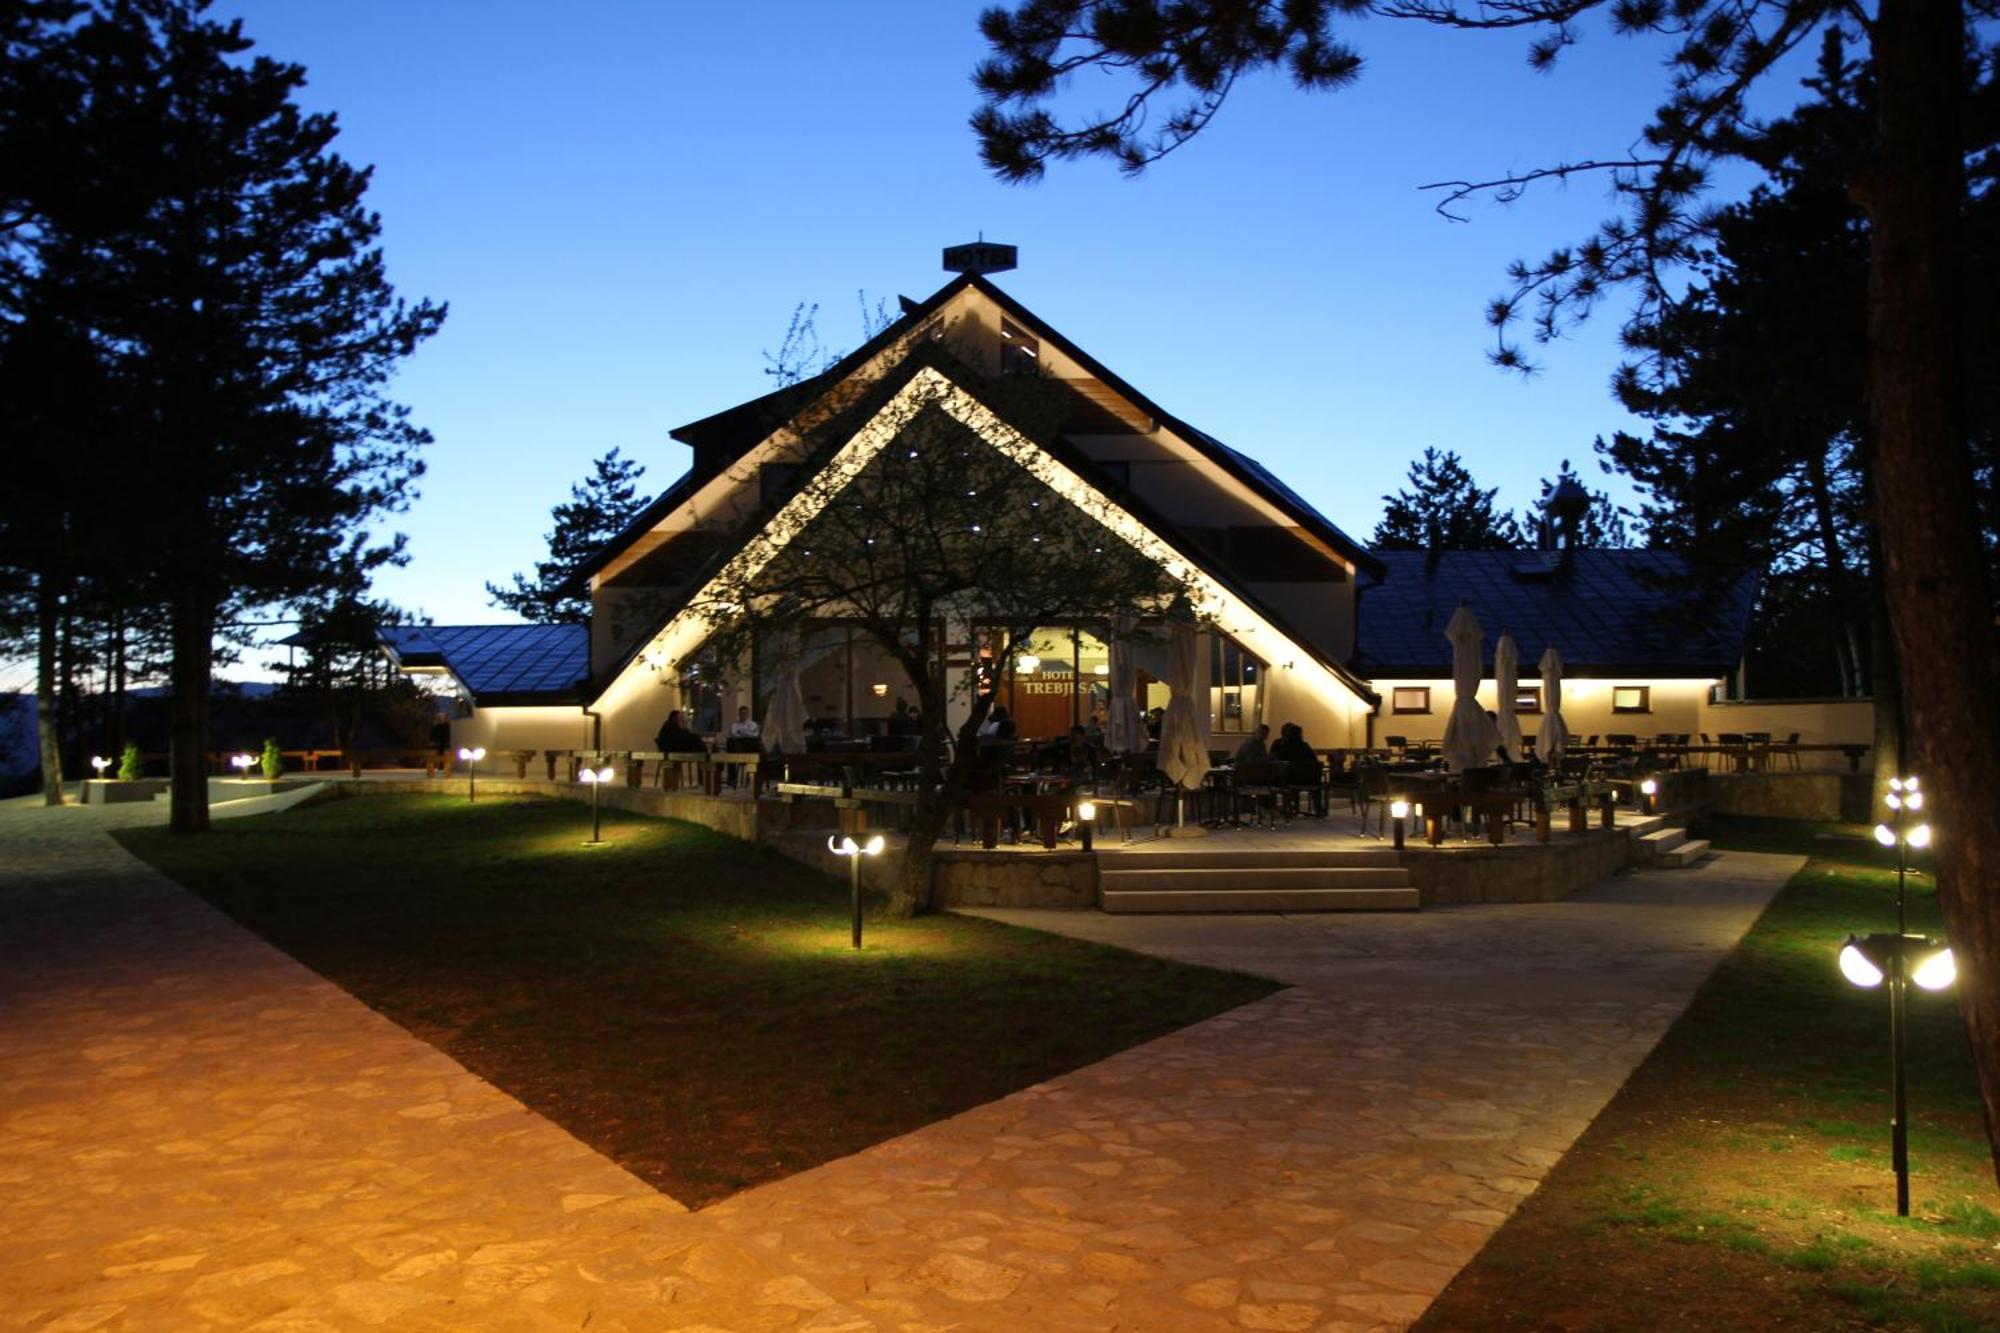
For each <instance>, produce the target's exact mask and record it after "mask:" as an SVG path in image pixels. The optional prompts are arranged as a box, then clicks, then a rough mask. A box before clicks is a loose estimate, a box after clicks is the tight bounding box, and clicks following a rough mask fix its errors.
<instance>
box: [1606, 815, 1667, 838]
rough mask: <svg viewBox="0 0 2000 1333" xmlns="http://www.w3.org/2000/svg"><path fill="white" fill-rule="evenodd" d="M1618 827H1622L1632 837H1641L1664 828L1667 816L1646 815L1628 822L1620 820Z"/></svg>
mask: <svg viewBox="0 0 2000 1333" xmlns="http://www.w3.org/2000/svg"><path fill="white" fill-rule="evenodd" d="M1618 827H1619V828H1622V829H1624V830H1625V831H1626V832H1627V833H1630V834H1632V835H1633V836H1634V837H1641V838H1643V837H1645V836H1646V835H1647V834H1649V833H1657V832H1659V831H1660V830H1661V829H1664V828H1666V827H1667V817H1666V816H1665V815H1646V816H1644V817H1642V818H1638V819H1633V820H1631V821H1629V822H1626V821H1620V823H1619V825H1618Z"/></svg>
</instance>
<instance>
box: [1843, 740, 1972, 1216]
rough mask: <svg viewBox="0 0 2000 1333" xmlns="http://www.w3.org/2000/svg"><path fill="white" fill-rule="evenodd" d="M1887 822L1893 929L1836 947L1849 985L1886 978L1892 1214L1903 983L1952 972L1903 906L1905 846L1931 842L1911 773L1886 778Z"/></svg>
mask: <svg viewBox="0 0 2000 1333" xmlns="http://www.w3.org/2000/svg"><path fill="white" fill-rule="evenodd" d="M1886 800H1887V802H1888V806H1889V810H1890V812H1891V813H1890V822H1889V823H1886V824H1877V825H1876V826H1875V841H1877V842H1879V843H1881V844H1882V845H1883V846H1884V847H1894V848H1895V849H1896V929H1895V932H1894V933H1893V934H1890V933H1887V932H1882V933H1877V934H1873V935H1866V936H1862V935H1849V936H1848V937H1847V943H1846V944H1845V945H1843V946H1841V950H1840V972H1841V975H1842V976H1844V977H1846V978H1847V979H1848V980H1849V981H1851V982H1853V983H1854V984H1855V985H1857V986H1860V987H1862V988H1863V989H1867V990H1872V989H1874V988H1875V987H1877V986H1879V985H1881V984H1882V983H1883V982H1884V981H1887V982H1888V983H1889V1080H1890V1094H1889V1096H1890V1112H1889V1157H1890V1162H1891V1164H1892V1165H1893V1166H1894V1167H1895V1171H1896V1216H1898V1217H1908V1216H1909V1215H1910V1139H1909V1104H1908V1096H1907V1083H1906V1079H1905V1076H1904V1064H1905V1057H1904V1051H1903V1048H1904V1045H1905V1040H1904V1011H1905V1009H1906V1007H1907V995H1908V990H1909V983H1910V982H1912V981H1914V982H1916V983H1917V985H1918V986H1920V987H1922V988H1923V989H1925V990H1943V989H1944V988H1945V987H1947V986H1949V985H1951V983H1952V982H1953V981H1955V980H1957V978H1958V967H1957V964H1956V962H1955V961H1954V960H1953V958H1952V956H1951V950H1950V948H1948V947H1947V946H1946V945H1945V944H1944V942H1943V941H1942V940H1939V939H1936V938H1934V937H1932V936H1929V935H1912V934H1910V932H1909V923H1908V920H1907V918H1906V915H1905V910H1904V888H1905V885H1906V881H1907V880H1908V878H1909V873H1910V848H1912V847H1915V848H1917V849H1919V850H1922V849H1923V848H1925V847H1928V846H1930V845H1931V826H1930V825H1929V824H1922V823H1919V824H1911V823H1910V822H1909V816H1910V815H1911V814H1913V813H1915V812H1917V811H1919V810H1922V809H1923V808H1924V795H1923V792H1922V791H1921V790H1920V789H1919V787H1918V784H1917V780H1916V779H1915V778H1891V779H1889V793H1888V796H1887V798H1886Z"/></svg>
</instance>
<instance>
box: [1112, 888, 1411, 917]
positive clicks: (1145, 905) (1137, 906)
mask: <svg viewBox="0 0 2000 1333" xmlns="http://www.w3.org/2000/svg"><path fill="white" fill-rule="evenodd" d="M1102 906H1103V908H1104V910H1105V911H1107V912H1388V911H1414V910H1416V908H1417V906H1418V900H1417V891H1416V890H1415V889H1413V888H1409V887H1407V886H1406V887H1403V888H1387V887H1384V888H1354V889H1305V888H1300V889H1195V888H1188V889H1126V890H1118V889H1113V888H1111V887H1109V886H1108V885H1107V886H1106V887H1105V889H1104V893H1103V902H1102Z"/></svg>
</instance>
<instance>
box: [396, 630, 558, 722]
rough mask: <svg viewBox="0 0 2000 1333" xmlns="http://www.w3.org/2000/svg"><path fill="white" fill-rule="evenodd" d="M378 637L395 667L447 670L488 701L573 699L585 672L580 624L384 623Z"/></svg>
mask: <svg viewBox="0 0 2000 1333" xmlns="http://www.w3.org/2000/svg"><path fill="white" fill-rule="evenodd" d="M381 641H382V647H383V650H384V651H385V652H387V653H388V654H389V657H390V660H391V661H393V662H395V663H396V665H397V666H398V667H401V668H402V669H404V670H406V671H407V670H423V669H426V668H428V669H432V670H440V669H441V670H444V671H449V672H450V673H451V674H452V675H453V676H454V677H456V678H457V680H458V682H459V683H460V684H461V685H463V686H464V687H465V689H466V691H467V692H468V693H469V694H471V695H472V697H473V699H474V700H475V701H476V702H478V703H480V704H483V705H486V706H489V707H490V706H493V705H496V704H498V705H507V704H538V703H551V704H565V703H579V702H581V701H582V698H583V687H584V684H585V677H586V676H588V675H589V673H590V630H589V627H588V626H585V625H390V626H385V627H384V628H383V629H382V631H381Z"/></svg>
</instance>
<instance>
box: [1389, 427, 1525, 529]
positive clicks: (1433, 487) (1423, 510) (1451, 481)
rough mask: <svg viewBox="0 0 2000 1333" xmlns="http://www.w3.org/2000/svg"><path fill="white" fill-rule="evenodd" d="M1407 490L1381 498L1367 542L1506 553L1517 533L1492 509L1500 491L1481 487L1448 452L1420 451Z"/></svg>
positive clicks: (1509, 520)
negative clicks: (1380, 508) (1379, 513)
mask: <svg viewBox="0 0 2000 1333" xmlns="http://www.w3.org/2000/svg"><path fill="white" fill-rule="evenodd" d="M1409 476H1410V486H1409V489H1408V490H1401V491H1397V492H1396V493H1395V494H1394V495H1385V496H1383V497H1382V503H1383V506H1384V508H1383V511H1382V521H1381V522H1379V523H1377V524H1376V525H1375V534H1374V536H1372V537H1370V538H1369V540H1368V544H1369V545H1370V546H1373V547H1375V548H1376V549H1377V550H1382V551H1427V550H1440V551H1505V550H1511V549H1513V548H1515V547H1518V546H1520V545H1521V531H1520V529H1519V527H1517V526H1516V525H1515V522H1514V520H1513V518H1512V517H1510V516H1509V515H1508V514H1507V513H1506V511H1504V510H1501V509H1496V508H1494V505H1493V497H1494V496H1496V495H1498V494H1499V488H1498V487H1493V488H1492V489H1481V488H1480V486H1479V484H1478V483H1477V482H1475V481H1474V480H1473V479H1472V473H1471V472H1469V471H1468V470H1467V469H1466V466H1465V464H1464V462H1462V461H1461V460H1460V459H1459V456H1458V455H1457V454H1456V453H1454V452H1452V451H1451V450H1446V451H1445V452H1444V453H1439V452H1438V451H1437V450H1436V449H1425V450H1424V456H1423V457H1422V458H1420V459H1418V460H1417V461H1415V462H1414V463H1411V464H1410V473H1409Z"/></svg>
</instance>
